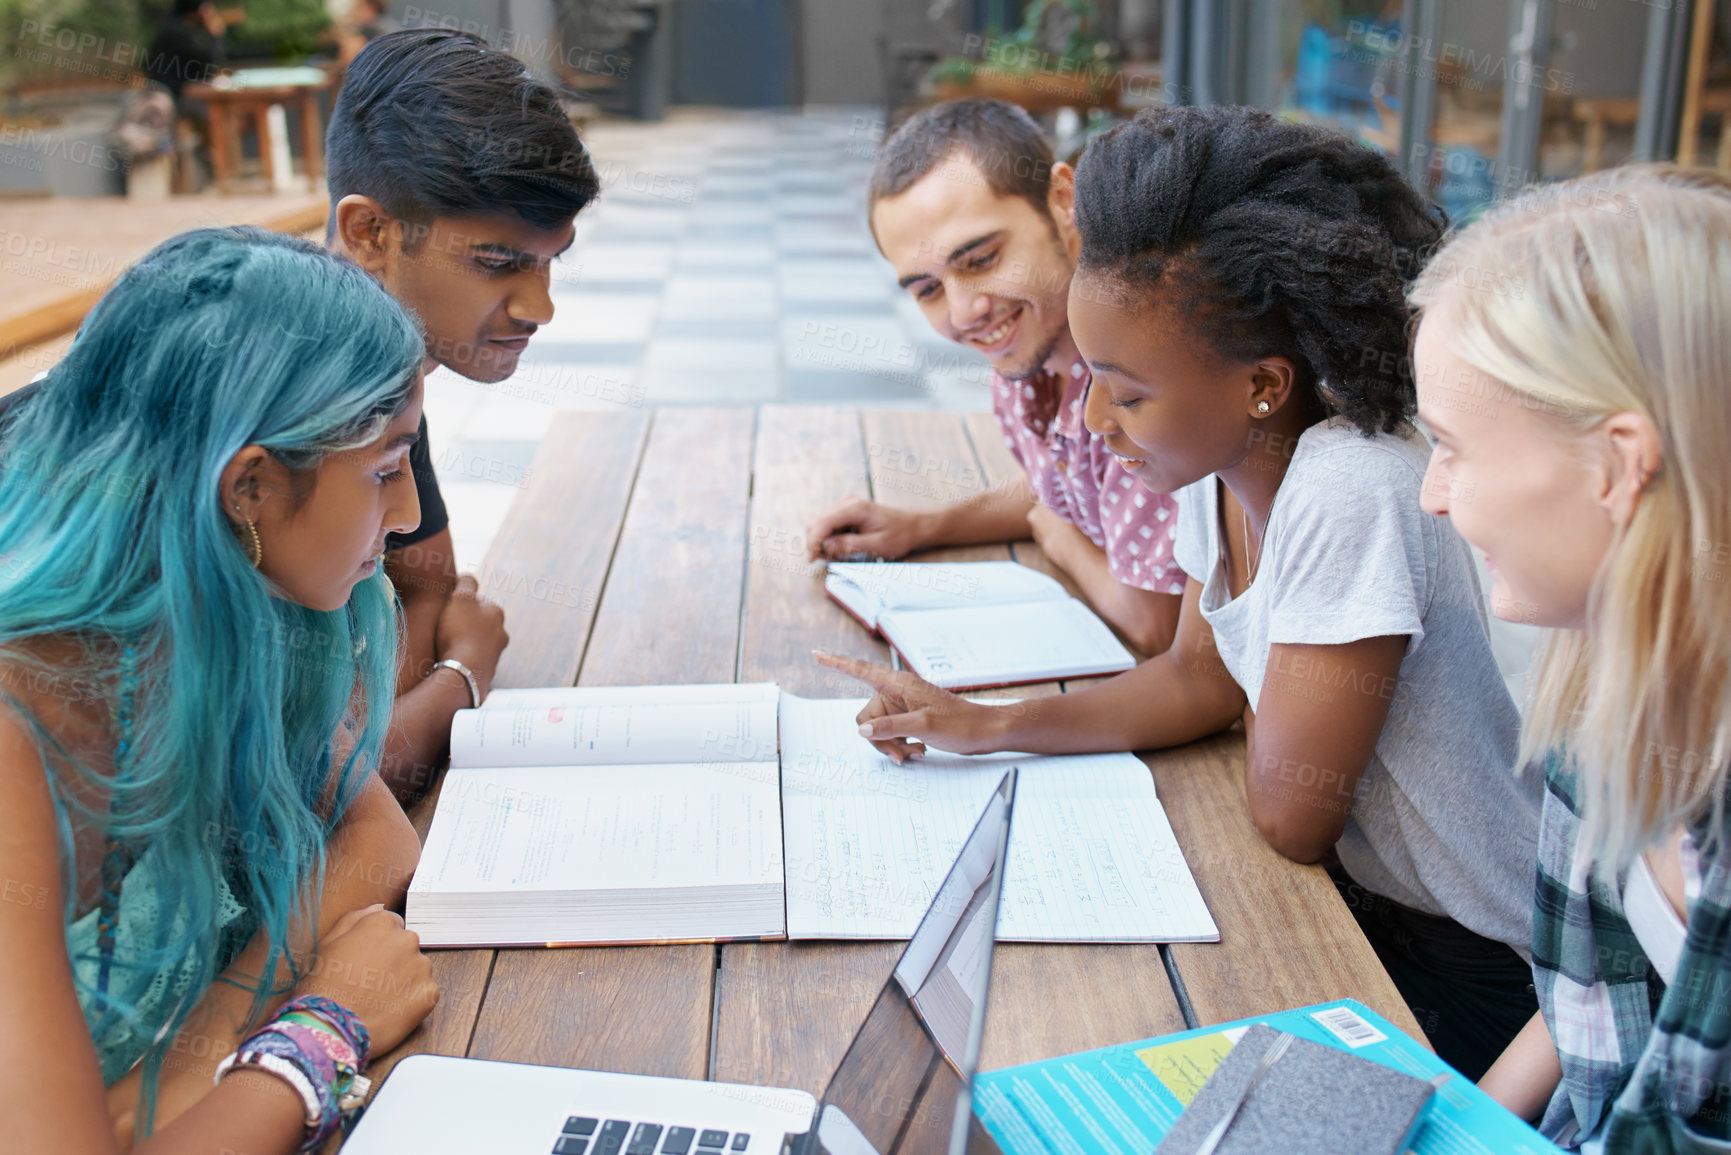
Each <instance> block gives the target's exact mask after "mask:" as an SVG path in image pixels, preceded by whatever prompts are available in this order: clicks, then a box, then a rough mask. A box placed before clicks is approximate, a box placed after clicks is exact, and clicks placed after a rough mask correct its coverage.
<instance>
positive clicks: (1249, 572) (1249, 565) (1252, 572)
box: [1238, 505, 1262, 589]
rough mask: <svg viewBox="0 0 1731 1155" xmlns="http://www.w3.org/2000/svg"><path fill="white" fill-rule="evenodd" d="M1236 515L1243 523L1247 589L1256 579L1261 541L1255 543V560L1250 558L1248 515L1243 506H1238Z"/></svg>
mask: <svg viewBox="0 0 1731 1155" xmlns="http://www.w3.org/2000/svg"><path fill="white" fill-rule="evenodd" d="M1238 516H1239V518H1240V519H1241V520H1242V521H1243V523H1244V567H1245V574H1244V588H1245V589H1249V588H1250V585H1251V583H1252V582H1254V581H1255V580H1256V570H1257V568H1258V567H1259V566H1261V565H1262V543H1261V542H1257V543H1256V560H1255V561H1251V560H1250V515H1249V514H1248V513H1246V512H1244V507H1243V506H1242V505H1241V506H1239V507H1238Z"/></svg>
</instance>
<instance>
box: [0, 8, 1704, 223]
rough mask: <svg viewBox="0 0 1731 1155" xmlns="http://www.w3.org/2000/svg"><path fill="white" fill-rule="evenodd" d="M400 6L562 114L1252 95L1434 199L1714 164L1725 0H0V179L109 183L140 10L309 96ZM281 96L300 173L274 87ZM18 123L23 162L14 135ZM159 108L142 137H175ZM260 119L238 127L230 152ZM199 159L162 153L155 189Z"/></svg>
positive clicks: (182, 178) (1236, 99) (1054, 123)
mask: <svg viewBox="0 0 1731 1155" xmlns="http://www.w3.org/2000/svg"><path fill="white" fill-rule="evenodd" d="M195 8H202V9H203V11H202V12H201V13H199V14H197V15H194V14H192V12H191V9H195ZM182 9H186V10H187V11H185V12H182V11H181V10H182ZM421 24H445V25H451V26H457V27H466V28H470V29H473V30H475V31H477V32H478V33H480V34H481V35H483V36H486V37H487V38H488V39H489V40H491V41H493V42H494V43H496V44H499V45H501V46H504V47H507V48H509V49H510V50H511V51H513V52H516V53H517V54H518V55H519V56H521V57H522V58H523V59H524V61H525V63H526V64H527V65H528V66H529V67H530V68H531V69H533V70H534V71H535V72H536V73H537V74H538V75H541V76H542V77H544V78H546V79H547V80H549V81H552V82H554V83H557V84H559V85H561V86H562V87H564V88H565V90H566V91H567V92H568V93H569V95H570V97H571V101H572V105H573V112H574V114H575V115H578V116H579V117H585V118H586V117H590V116H595V115H608V114H615V115H623V116H629V117H634V118H640V119H645V120H651V121H653V120H658V119H660V118H661V117H663V116H665V115H666V114H667V110H668V109H669V108H672V107H676V106H681V105H701V106H708V107H722V108H799V107H806V106H813V105H823V106H850V107H853V108H859V107H866V108H870V109H873V110H875V115H876V116H877V117H878V119H879V121H880V122H881V123H882V124H885V125H891V126H893V124H894V123H895V121H896V119H897V118H898V117H900V116H901V115H904V114H905V113H906V112H907V111H908V110H910V109H911V108H914V107H917V106H918V105H920V104H922V103H925V102H928V101H931V100H935V99H942V98H945V97H949V96H958V95H966V94H982V95H995V96H1003V97H1006V98H1009V99H1012V100H1017V101H1019V102H1021V103H1023V104H1025V105H1027V106H1028V107H1029V108H1030V109H1031V110H1033V111H1035V112H1036V113H1037V114H1038V115H1040V116H1041V117H1043V118H1044V119H1045V121H1046V123H1047V124H1048V125H1049V126H1050V127H1051V128H1052V129H1053V130H1054V131H1055V132H1056V133H1057V134H1058V136H1059V137H1060V142H1061V144H1062V145H1063V146H1065V147H1067V148H1074V147H1075V146H1077V145H1079V144H1081V143H1083V142H1085V140H1086V138H1087V136H1088V135H1089V134H1091V133H1093V132H1097V131H1099V130H1101V129H1102V128H1104V127H1106V126H1109V125H1110V124H1111V123H1113V122H1115V121H1116V120H1117V119H1119V118H1122V117H1126V116H1129V115H1133V114H1134V112H1135V111H1136V110H1137V109H1138V108H1141V107H1145V106H1147V105H1150V104H1158V103H1162V102H1181V103H1222V102H1226V103H1245V104H1253V105H1258V106H1261V107H1265V108H1269V109H1273V110H1276V111H1278V112H1280V113H1281V114H1282V115H1286V116H1292V117H1298V118H1305V119H1313V120H1321V121H1327V122H1330V123H1333V124H1337V125H1339V126H1341V127H1342V128H1344V129H1346V130H1348V131H1350V132H1352V133H1354V134H1356V135H1357V136H1358V137H1359V138H1360V139H1362V140H1364V141H1365V142H1366V143H1368V144H1371V145H1374V146H1375V147H1377V148H1380V149H1383V150H1385V151H1386V152H1388V153H1389V154H1390V155H1391V156H1394V157H1396V158H1398V160H1399V163H1400V164H1401V166H1402V167H1403V168H1404V169H1405V171H1406V172H1407V173H1408V175H1409V176H1410V177H1411V178H1412V179H1414V180H1415V181H1417V182H1419V183H1421V184H1422V185H1423V186H1424V187H1425V188H1426V189H1428V190H1429V191H1430V192H1431V193H1432V194H1433V195H1434V196H1435V197H1436V199H1437V200H1438V201H1439V202H1440V203H1441V204H1443V206H1444V207H1445V208H1447V209H1448V210H1449V211H1450V212H1451V214H1453V215H1455V216H1470V215H1471V214H1472V213H1473V212H1474V211H1475V209H1476V208H1477V207H1479V206H1482V205H1483V204H1485V203H1487V202H1488V201H1490V200H1491V199H1493V198H1495V197H1496V196H1498V195H1502V194H1504V193H1506V192H1508V191H1510V190H1512V189H1514V188H1517V187H1519V186H1521V185H1523V184H1526V183H1528V182H1530V181H1534V180H1549V179H1554V178H1560V177H1568V176H1573V175H1576V174H1579V173H1582V172H1587V171H1591V170H1593V169H1595V168H1600V167H1603V166H1606V165H1611V164H1617V163H1620V162H1623V161H1626V160H1630V159H1640V160H1651V159H1670V158H1676V159H1679V160H1682V161H1684V162H1686V163H1708V164H1721V165H1727V164H1731V149H1728V141H1731V137H1728V136H1727V134H1726V132H1725V124H1726V121H1727V114H1728V113H1731V51H1728V46H1731V39H1728V36H1727V29H1728V28H1731V0H1380V2H1378V0H415V2H410V0H210V3H207V4H204V5H200V4H198V2H197V0H191V2H190V3H189V2H188V0H180V3H179V4H178V5H177V4H176V3H175V0H0V37H4V42H3V44H4V47H3V49H0V84H3V85H4V90H5V103H4V106H3V108H0V192H4V191H12V192H15V193H32V192H35V193H40V192H61V193H80V192H82V193H112V192H118V191H120V187H121V186H122V185H123V184H124V180H123V175H124V171H125V170H129V169H130V166H131V161H132V158H133V156H135V155H137V153H138V152H139V149H140V145H139V140H140V139H141V134H140V133H139V132H135V133H134V134H133V139H132V140H130V141H123V140H120V139H119V138H115V137H113V136H112V135H111V133H112V130H113V128H114V127H115V124H116V123H117V122H118V121H119V120H120V119H121V117H122V116H123V113H124V110H123V108H122V103H123V101H124V100H125V95H124V94H125V91H126V90H127V89H129V88H134V89H135V88H137V87H138V86H139V85H140V84H141V83H143V78H144V77H146V76H147V75H148V74H149V73H150V67H149V66H150V64H151V62H152V61H151V55H152V54H151V52H150V46H151V45H152V43H153V41H156V40H160V38H161V36H162V35H163V34H164V33H163V29H164V27H167V28H168V29H169V30H170V32H172V33H175V34H177V35H179V36H181V37H182V38H183V39H184V38H185V36H186V35H187V28H188V27H190V28H191V30H192V33H193V34H196V35H197V36H198V37H199V38H201V39H209V40H213V41H214V44H213V45H212V47H214V48H215V50H216V58H217V59H218V60H220V61H222V62H223V63H224V64H225V65H230V66H234V67H238V68H241V69H243V70H244V68H245V67H246V66H247V65H248V64H253V65H258V64H270V65H273V66H277V67H281V66H284V65H291V66H304V65H309V64H310V65H312V66H315V67H318V68H321V69H322V70H324V72H325V73H326V75H327V76H328V77H329V78H330V80H331V82H332V86H331V87H330V88H325V89H323V90H322V94H321V96H320V100H321V101H322V105H321V107H323V108H324V109H325V110H326V111H327V112H328V107H329V99H330V93H331V92H332V91H334V85H335V84H336V83H339V82H340V70H341V66H342V64H343V62H344V61H346V60H347V59H348V58H350V57H352V56H353V54H354V52H355V51H358V50H359V47H360V46H361V45H362V44H364V43H365V40H366V38H367V37H368V36H370V35H373V34H376V33H377V32H378V31H380V30H384V29H387V28H390V27H396V26H400V25H421ZM285 77H286V74H284V75H278V76H277V77H276V78H275V79H276V80H278V81H283V80H285ZM176 100H177V102H178V103H180V104H181V105H182V107H181V113H182V120H183V122H184V120H185V119H186V115H185V114H186V113H187V111H188V110H187V108H186V107H185V104H186V101H185V98H184V97H183V96H182V95H181V94H176ZM192 111H193V113H194V114H195V115H194V116H193V117H192V119H193V121H194V123H193V124H192V125H191V126H190V131H191V132H192V133H194V134H197V133H205V134H208V132H209V129H208V126H207V125H204V124H203V123H202V121H200V120H199V119H198V116H197V115H196V113H197V112H198V110H197V108H196V107H194V108H193V109H192ZM285 113H286V117H285V120H284V121H283V127H284V131H285V135H286V136H287V138H288V144H289V148H288V164H289V165H290V166H291V167H292V168H293V169H294V170H295V171H304V169H305V164H306V160H305V157H304V156H303V155H302V147H303V146H302V142H303V140H304V139H305V133H304V130H303V129H302V128H301V126H300V124H299V121H298V118H299V116H300V115H301V114H300V111H299V107H298V105H297V104H295V103H293V102H289V103H287V104H286V105H285ZM32 129H36V130H41V132H40V133H39V134H38V136H36V137H29V138H28V141H33V142H34V143H35V145H36V151H37V152H38V153H41V154H44V155H45V156H46V161H47V163H44V164H40V165H33V164H31V163H29V161H30V158H29V157H28V156H26V155H24V153H27V152H29V151H30V150H29V147H28V142H27V144H26V145H25V146H21V145H20V143H19V142H20V140H21V139H24V138H25V136H24V135H21V134H25V135H27V134H28V133H29V131H30V130H32ZM182 129H183V131H182V133H181V138H174V134H172V133H168V134H163V139H164V140H165V142H166V143H164V145H163V151H171V150H173V149H174V148H176V147H177V146H178V147H182V149H183V151H184V147H185V145H186V141H185V139H184V138H185V137H186V135H187V132H188V130H189V126H187V125H185V124H184V123H183V124H182ZM268 129H269V126H268V125H266V126H264V127H263V128H259V127H255V126H253V125H252V124H250V123H249V124H246V125H243V126H241V128H240V129H239V130H238V132H239V135H240V136H241V138H242V139H241V140H240V141H239V143H238V144H237V146H236V151H237V153H238V154H239V156H240V157H241V158H242V159H245V158H248V157H250V158H254V159H259V158H262V156H263V153H264V152H266V151H268V148H269V145H268V143H266V142H264V141H262V140H261V139H260V133H262V132H268ZM43 134H46V135H43ZM48 137H56V138H58V137H70V138H72V139H74V140H84V141H86V142H87V143H88V144H89V145H91V146H93V147H94V146H96V145H98V144H101V145H114V146H116V147H119V146H120V145H122V144H124V145H125V148H124V149H123V150H122V151H121V152H120V153H119V154H118V155H119V156H120V163H119V164H117V165H115V166H114V167H113V168H112V169H103V170H100V171H90V170H91V169H93V168H97V169H100V166H91V165H89V164H84V165H80V166H68V165H66V164H60V163H55V161H56V157H55V155H54V154H55V152H56V149H55V148H54V147H53V146H54V143H55V142H54V141H52V140H47V138H48ZM44 141H47V143H46V145H45V144H44ZM200 143H201V142H199V141H196V140H195V141H194V142H193V144H194V146H197V145H199V144H200ZM202 143H203V144H204V145H206V146H208V141H205V142H202ZM21 148H22V152H21V151H20V150H21ZM7 150H10V152H8V151H7ZM59 151H61V152H64V151H66V146H65V144H64V143H63V142H62V143H61V147H60V149H59ZM186 167H187V165H186V163H184V162H182V163H180V164H179V165H178V168H179V169H184V168H186ZM207 167H208V163H207ZM78 170H82V171H78ZM32 172H35V173H36V174H37V175H36V176H35V177H34V178H32V177H31V175H30V174H31V173H32ZM209 175H210V174H209V173H202V174H201V173H198V172H193V173H185V172H180V171H178V170H177V174H176V184H175V187H176V188H177V189H181V190H190V189H192V188H195V187H199V186H200V184H201V178H202V179H208V177H209ZM277 179H278V182H279V183H280V181H281V179H282V177H281V176H280V175H279V176H278V178H277Z"/></svg>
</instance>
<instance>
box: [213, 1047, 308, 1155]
mask: <svg viewBox="0 0 1731 1155" xmlns="http://www.w3.org/2000/svg"><path fill="white" fill-rule="evenodd" d="M247 1067H251V1068H256V1069H257V1070H260V1071H265V1072H267V1073H269V1074H272V1075H275V1076H276V1077H277V1078H278V1079H281V1080H282V1081H283V1082H285V1083H287V1084H288V1085H289V1087H290V1088H291V1089H292V1090H293V1091H294V1093H295V1095H296V1096H298V1097H299V1099H300V1101H301V1106H302V1107H303V1108H304V1109H305V1111H306V1123H305V1126H306V1131H307V1137H306V1139H304V1140H303V1141H302V1142H301V1145H300V1146H299V1147H298V1148H296V1150H298V1151H312V1150H315V1149H316V1148H317V1146H318V1145H319V1144H320V1143H323V1142H324V1141H325V1140H326V1139H327V1138H329V1137H330V1131H331V1130H334V1128H328V1129H327V1128H326V1126H325V1123H326V1122H327V1120H326V1119H325V1118H324V1116H323V1115H322V1114H321V1111H322V1107H321V1104H320V1102H319V1093H318V1091H317V1090H316V1089H315V1088H314V1087H313V1084H312V1082H311V1080H309V1079H308V1078H307V1077H306V1073H305V1072H303V1071H302V1070H301V1069H300V1068H299V1067H297V1066H296V1065H295V1064H294V1063H291V1062H289V1061H288V1060H287V1059H283V1058H280V1057H279V1056H277V1055H267V1054H263V1053H260V1052H255V1051H245V1050H241V1051H236V1052H235V1053H234V1054H232V1055H230V1056H228V1057H227V1058H226V1059H224V1060H223V1061H222V1062H220V1063H218V1064H217V1065H216V1079H215V1081H216V1082H218V1083H220V1082H222V1077H223V1076H224V1075H226V1074H228V1073H229V1072H230V1071H233V1070H235V1069H237V1068H247Z"/></svg>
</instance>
